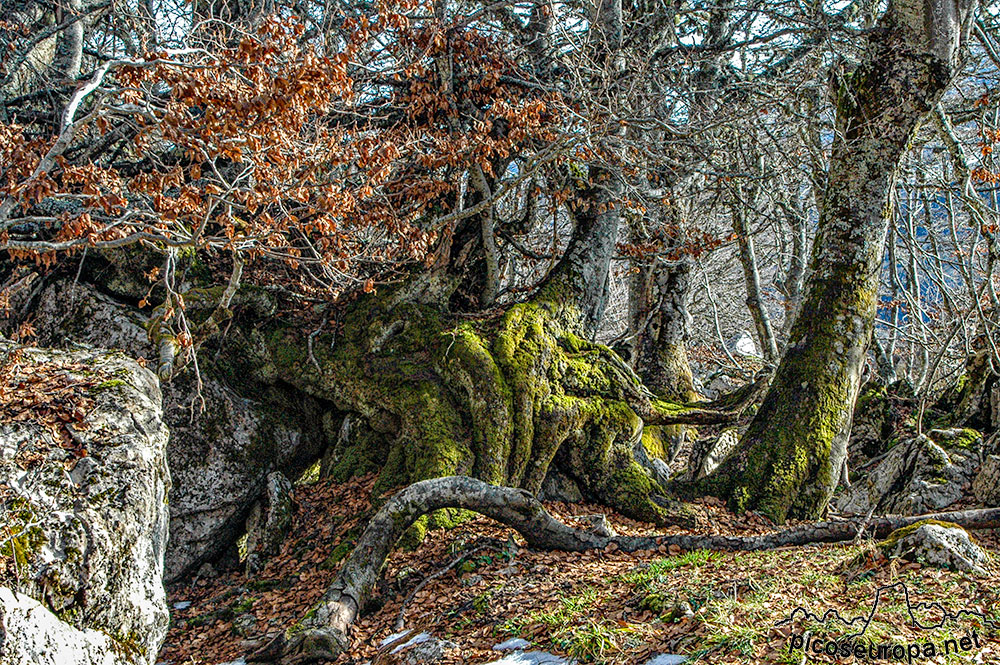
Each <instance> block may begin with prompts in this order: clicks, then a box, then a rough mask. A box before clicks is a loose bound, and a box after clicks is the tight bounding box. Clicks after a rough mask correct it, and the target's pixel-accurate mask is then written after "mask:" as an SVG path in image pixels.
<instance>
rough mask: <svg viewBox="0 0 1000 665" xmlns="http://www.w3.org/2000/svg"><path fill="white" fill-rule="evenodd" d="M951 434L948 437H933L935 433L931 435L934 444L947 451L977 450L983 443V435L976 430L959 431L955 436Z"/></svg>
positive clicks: (949, 432)
mask: <svg viewBox="0 0 1000 665" xmlns="http://www.w3.org/2000/svg"><path fill="white" fill-rule="evenodd" d="M946 431H947V430H946ZM951 432H952V431H948V435H947V436H943V435H942V436H938V437H933V434H934V432H932V433H931V435H932V438H933V439H934V442H935V443H937V444H938V445H939V446H941V447H942V448H945V449H951V448H961V449H962V450H976V449H977V448H979V447H980V444H981V443H982V441H983V435H982V434H980V433H979V432H977V431H976V430H974V429H968V428H966V429H962V430H958V431H957V432H954V434H952V433H951ZM942 434H943V433H942Z"/></svg>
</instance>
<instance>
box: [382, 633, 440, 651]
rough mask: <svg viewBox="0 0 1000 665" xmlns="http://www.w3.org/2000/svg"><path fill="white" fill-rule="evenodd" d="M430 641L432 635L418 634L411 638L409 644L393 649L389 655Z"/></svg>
mask: <svg viewBox="0 0 1000 665" xmlns="http://www.w3.org/2000/svg"><path fill="white" fill-rule="evenodd" d="M429 639H431V635H430V633H417V634H416V635H414V636H413V637H411V638H410V641H409V642H407V643H406V644H400V645H399V646H397V647H395V648H393V650H392V651H390V652H389V653H399V652H400V651H402V650H403V649H406V648H408V647H412V646H415V645H417V644H420V643H422V642H426V641H427V640H429Z"/></svg>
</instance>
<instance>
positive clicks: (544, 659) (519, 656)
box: [487, 651, 576, 665]
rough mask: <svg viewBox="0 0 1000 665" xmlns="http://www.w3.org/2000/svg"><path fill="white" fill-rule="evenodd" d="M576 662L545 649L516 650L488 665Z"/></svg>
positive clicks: (564, 664)
mask: <svg viewBox="0 0 1000 665" xmlns="http://www.w3.org/2000/svg"><path fill="white" fill-rule="evenodd" d="M575 662H576V661H572V660H566V659H564V658H560V657H559V656H553V655H552V654H550V653H546V652H544V651H515V652H514V653H509V654H507V655H506V656H504V657H503V658H501V659H500V660H495V661H493V662H492V663H488V664H487V665H573V664H574V663H575Z"/></svg>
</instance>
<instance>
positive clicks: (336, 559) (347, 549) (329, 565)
mask: <svg viewBox="0 0 1000 665" xmlns="http://www.w3.org/2000/svg"><path fill="white" fill-rule="evenodd" d="M353 549H354V542H353V541H348V540H342V541H341V542H340V543H339V544H338V545H337V546H336V547H334V548H333V551H332V552H330V556H328V557H326V559H325V560H324V561H323V563H321V564H320V565H319V567H320V568H321V569H323V570H333V569H335V568H336V567H337V566H338V565H340V562H341V561H343V560H344V559H346V558H347V555H348V554H350V553H351V551H352V550H353Z"/></svg>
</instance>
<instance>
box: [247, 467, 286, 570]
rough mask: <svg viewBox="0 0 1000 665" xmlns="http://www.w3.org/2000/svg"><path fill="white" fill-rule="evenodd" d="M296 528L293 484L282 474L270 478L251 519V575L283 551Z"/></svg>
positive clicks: (248, 553) (269, 476)
mask: <svg viewBox="0 0 1000 665" xmlns="http://www.w3.org/2000/svg"><path fill="white" fill-rule="evenodd" d="M291 526H292V483H291V482H290V481H289V480H288V478H285V476H284V475H283V474H282V473H281V472H280V471H272V472H271V473H269V474H267V490H266V491H265V493H264V498H263V500H262V501H258V502H257V503H256V504H254V507H253V509H252V510H251V511H250V517H248V518H247V575H253V574H254V573H255V572H256V571H257V570H259V569H260V567H261V566H262V565H263V563H264V562H265V561H267V560H268V559H269V558H271V557H272V556H274V555H275V554H277V553H278V552H279V551H280V550H281V545H282V543H284V542H285V537H286V536H287V535H288V530H289V528H291Z"/></svg>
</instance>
